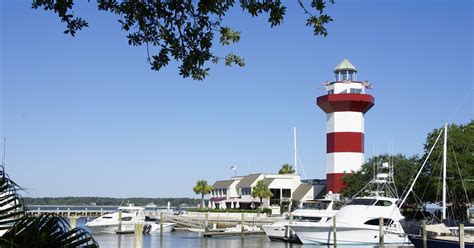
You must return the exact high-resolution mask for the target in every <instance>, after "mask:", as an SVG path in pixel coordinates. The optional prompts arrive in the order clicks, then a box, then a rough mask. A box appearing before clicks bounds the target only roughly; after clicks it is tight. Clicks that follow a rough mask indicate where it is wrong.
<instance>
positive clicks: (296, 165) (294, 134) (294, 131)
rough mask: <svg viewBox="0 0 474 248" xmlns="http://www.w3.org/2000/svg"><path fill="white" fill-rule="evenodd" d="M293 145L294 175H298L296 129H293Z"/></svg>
mask: <svg viewBox="0 0 474 248" xmlns="http://www.w3.org/2000/svg"><path fill="white" fill-rule="evenodd" d="M293 144H294V148H295V149H294V150H295V174H298V164H297V163H298V153H297V150H296V127H293Z"/></svg>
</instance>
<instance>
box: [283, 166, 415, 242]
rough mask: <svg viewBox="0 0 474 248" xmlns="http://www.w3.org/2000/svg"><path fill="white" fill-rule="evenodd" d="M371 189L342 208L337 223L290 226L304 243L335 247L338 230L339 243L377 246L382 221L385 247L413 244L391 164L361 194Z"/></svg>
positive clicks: (331, 220)
mask: <svg viewBox="0 0 474 248" xmlns="http://www.w3.org/2000/svg"><path fill="white" fill-rule="evenodd" d="M374 188H375V190H373V189H374ZM369 189H371V190H369ZM364 190H366V191H364ZM367 190H369V191H368V193H369V195H368V196H363V197H355V198H353V199H352V200H351V201H349V202H348V203H346V205H344V206H342V207H341V209H340V210H339V211H338V212H337V213H336V215H335V217H334V218H335V221H334V220H333V218H331V219H329V220H327V221H326V222H307V223H294V224H290V225H289V226H290V228H291V229H292V230H293V231H294V232H295V233H296V235H297V236H298V238H299V239H300V240H301V242H302V243H303V244H317V245H331V244H334V235H333V232H334V230H335V229H336V230H337V239H336V241H337V244H341V245H377V244H379V240H380V236H379V235H380V229H379V228H380V227H379V221H380V218H382V220H383V231H384V234H383V235H384V236H383V239H384V243H385V244H400V245H404V244H410V241H409V240H408V238H407V236H406V234H405V233H404V231H403V229H402V227H401V224H400V221H401V220H402V219H403V216H402V214H401V213H400V209H399V208H398V206H397V201H398V200H399V199H398V197H397V193H396V189H395V187H394V182H393V169H392V167H391V166H389V164H388V163H383V164H382V166H381V168H380V169H379V172H378V173H377V175H376V177H375V178H374V179H373V180H371V182H370V183H369V184H368V185H366V187H364V189H362V190H361V192H367ZM334 223H335V225H334Z"/></svg>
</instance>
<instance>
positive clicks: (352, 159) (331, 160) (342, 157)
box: [326, 152, 364, 173]
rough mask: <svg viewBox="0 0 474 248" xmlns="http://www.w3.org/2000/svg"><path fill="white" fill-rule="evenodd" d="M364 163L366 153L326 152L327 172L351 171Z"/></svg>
mask: <svg viewBox="0 0 474 248" xmlns="http://www.w3.org/2000/svg"><path fill="white" fill-rule="evenodd" d="M362 164H364V154H363V153H359V152H334V153H327V154H326V173H343V172H347V173H350V172H351V171H357V170H359V169H360V168H361V166H362Z"/></svg>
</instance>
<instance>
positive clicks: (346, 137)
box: [326, 132, 364, 153]
mask: <svg viewBox="0 0 474 248" xmlns="http://www.w3.org/2000/svg"><path fill="white" fill-rule="evenodd" d="M332 152H360V153H363V152H364V134H363V133H355V132H336V133H328V134H326V153H332Z"/></svg>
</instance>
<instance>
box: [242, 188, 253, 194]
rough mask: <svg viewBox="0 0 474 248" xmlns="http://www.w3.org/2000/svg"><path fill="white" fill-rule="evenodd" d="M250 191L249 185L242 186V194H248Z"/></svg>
mask: <svg viewBox="0 0 474 248" xmlns="http://www.w3.org/2000/svg"><path fill="white" fill-rule="evenodd" d="M251 192H252V190H251V189H250V187H245V188H242V195H250V193H251Z"/></svg>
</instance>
